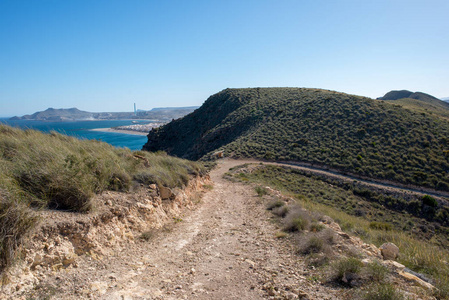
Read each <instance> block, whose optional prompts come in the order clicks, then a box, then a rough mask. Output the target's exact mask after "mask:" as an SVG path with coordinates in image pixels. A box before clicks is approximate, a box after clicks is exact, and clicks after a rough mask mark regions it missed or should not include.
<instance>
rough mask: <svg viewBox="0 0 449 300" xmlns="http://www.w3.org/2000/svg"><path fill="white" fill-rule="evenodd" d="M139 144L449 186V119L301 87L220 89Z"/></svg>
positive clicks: (199, 154)
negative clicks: (302, 164) (293, 163)
mask: <svg viewBox="0 0 449 300" xmlns="http://www.w3.org/2000/svg"><path fill="white" fill-rule="evenodd" d="M144 150H149V151H157V150H164V151H167V153H169V154H172V155H176V156H179V157H183V158H188V159H200V158H202V159H207V158H210V157H211V154H212V153H213V152H215V151H218V150H223V151H224V152H225V155H227V156H233V157H255V158H262V159H268V160H281V161H301V162H311V163H314V164H320V165H326V166H331V167H334V168H337V169H339V170H342V171H349V172H354V173H357V174H359V175H364V176H369V177H373V178H378V179H387V180H392V181H396V182H401V183H405V184H414V185H422V186H427V187H432V188H437V189H441V190H449V176H448V171H449V123H448V122H446V121H445V120H443V119H441V118H438V117H435V116H433V115H431V114H425V113H424V114H423V113H418V112H416V111H412V110H410V109H404V108H401V107H399V106H398V105H392V104H391V103H388V102H386V101H381V100H373V99H370V98H365V97H359V96H354V95H348V94H344V93H338V92H333V91H327V90H318V89H305V88H302V89H301V88H250V89H226V90H223V91H221V92H219V93H217V94H215V95H213V96H211V97H210V98H209V99H208V100H207V101H206V102H205V103H204V104H203V106H201V107H200V108H199V109H197V110H196V111H195V112H193V113H191V114H189V115H187V116H185V117H184V118H182V119H178V120H175V121H173V122H171V123H169V124H167V125H165V126H163V127H160V128H158V129H155V130H153V131H151V132H150V134H149V135H148V142H147V144H145V146H144Z"/></svg>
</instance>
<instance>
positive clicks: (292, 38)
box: [0, 0, 449, 116]
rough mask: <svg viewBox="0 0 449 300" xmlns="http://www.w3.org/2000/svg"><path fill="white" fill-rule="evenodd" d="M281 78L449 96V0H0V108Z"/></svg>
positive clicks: (192, 94)
mask: <svg viewBox="0 0 449 300" xmlns="http://www.w3.org/2000/svg"><path fill="white" fill-rule="evenodd" d="M275 86H276V87H277V86H280V87H285V86H290V87H314V88H325V89H331V90H337V91H341V92H346V93H351V94H357V95H363V96H368V97H379V96H382V95H383V94H384V93H386V92H387V91H389V90H392V89H409V90H412V91H422V92H426V93H429V94H432V95H434V96H437V97H449V1H448V0H423V1H414V0H373V1H371V0H291V1H290V0H278V1H274V0H269V1H266V0H255V1H252V0H251V1H250V0H235V1H234V0H231V1H229V0H227V1H219V0H216V1H215V0H206V1H200V0H192V1H186V0H180V1H169V0H167V1H160V0H157V1H149V0H146V1H145V0H123V1H117V0H86V1H82V0H63V1H61V0H39V1H36V0H28V1H26V0H1V1H0V116H11V115H22V114H26V113H33V112H35V111H38V110H44V109H46V108H48V107H54V108H69V107H77V108H79V109H82V110H87V111H131V110H132V106H133V103H134V102H136V103H137V106H138V108H142V109H151V108H153V107H161V106H190V105H201V104H202V103H203V102H204V100H206V99H207V97H208V96H210V95H211V94H214V93H216V92H218V91H220V90H222V89H225V88H228V87H275Z"/></svg>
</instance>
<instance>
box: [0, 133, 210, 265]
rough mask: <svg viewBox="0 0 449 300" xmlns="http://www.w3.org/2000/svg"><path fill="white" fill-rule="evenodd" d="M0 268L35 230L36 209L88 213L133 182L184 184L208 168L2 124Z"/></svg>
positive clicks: (180, 160)
mask: <svg viewBox="0 0 449 300" xmlns="http://www.w3.org/2000/svg"><path fill="white" fill-rule="evenodd" d="M0 169H1V173H0V189H1V190H0V191H1V207H0V225H1V229H0V230H1V231H2V232H1V233H0V250H1V252H0V268H4V267H5V266H7V265H8V264H9V263H10V262H11V261H12V258H13V257H14V253H15V250H16V249H17V248H18V247H19V246H20V244H21V241H22V240H23V237H24V236H25V235H26V233H27V232H28V231H29V230H30V229H31V228H32V227H33V225H34V223H35V221H36V217H35V215H34V214H33V212H32V210H31V209H30V207H31V208H32V209H42V208H46V209H62V210H70V211H76V212H89V211H90V210H92V208H93V207H94V203H93V202H92V196H93V195H94V194H97V193H101V192H102V191H104V190H115V191H128V190H129V189H130V188H131V187H132V186H133V184H134V183H135V182H139V183H141V184H152V183H155V184H158V185H163V186H168V187H182V186H185V185H186V184H187V183H188V181H189V178H190V176H192V175H198V174H203V173H205V172H206V169H205V168H204V166H202V165H201V164H200V163H197V162H191V161H187V160H182V159H178V158H174V157H170V156H168V155H166V154H165V153H149V152H142V151H137V152H131V151H130V150H129V149H120V148H115V147H113V146H111V145H108V144H106V143H103V142H98V141H87V140H79V139H76V138H73V137H68V136H65V135H62V134H59V133H55V132H52V133H51V134H43V133H41V132H38V131H34V130H25V131H24V130H20V129H15V128H11V127H8V126H4V125H0Z"/></svg>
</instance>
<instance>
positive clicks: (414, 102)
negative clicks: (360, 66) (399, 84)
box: [378, 90, 449, 120]
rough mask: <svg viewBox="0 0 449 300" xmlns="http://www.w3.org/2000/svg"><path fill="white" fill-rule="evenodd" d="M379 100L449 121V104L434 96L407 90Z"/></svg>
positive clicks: (395, 92) (387, 94)
mask: <svg viewBox="0 0 449 300" xmlns="http://www.w3.org/2000/svg"><path fill="white" fill-rule="evenodd" d="M378 99H379V100H384V101H388V102H391V103H394V104H396V105H400V106H401V107H403V108H406V109H409V110H412V111H414V112H418V113H424V114H426V113H428V114H432V115H435V116H437V117H442V118H443V119H445V120H449V103H447V102H445V101H442V100H440V99H438V98H436V97H434V96H431V95H428V94H425V93H421V92H416V93H413V92H410V91H407V90H402V91H391V92H388V93H386V94H385V96H383V97H380V98H378Z"/></svg>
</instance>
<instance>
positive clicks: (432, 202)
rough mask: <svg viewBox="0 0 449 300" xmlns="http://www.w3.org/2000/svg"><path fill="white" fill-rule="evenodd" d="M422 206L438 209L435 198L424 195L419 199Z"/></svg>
mask: <svg viewBox="0 0 449 300" xmlns="http://www.w3.org/2000/svg"><path fill="white" fill-rule="evenodd" d="M421 201H422V204H423V205H427V206H430V207H438V201H437V200H435V198H433V197H431V196H429V195H425V196H423V197H422V198H421Z"/></svg>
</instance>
